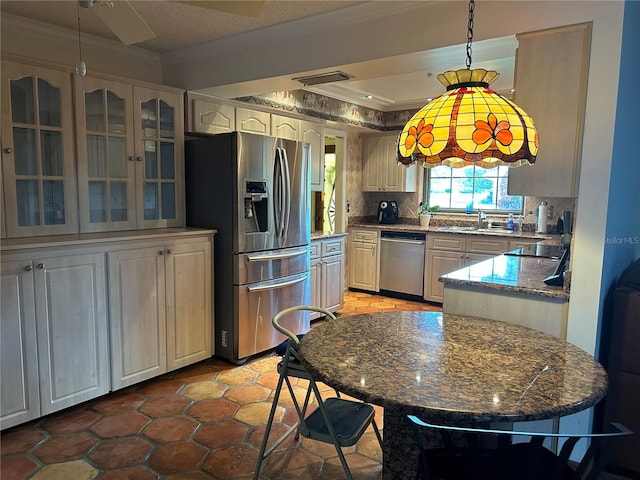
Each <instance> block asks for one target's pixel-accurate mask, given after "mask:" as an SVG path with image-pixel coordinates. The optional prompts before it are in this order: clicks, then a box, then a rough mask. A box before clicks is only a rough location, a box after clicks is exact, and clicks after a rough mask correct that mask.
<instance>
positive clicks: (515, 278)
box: [440, 255, 569, 340]
mask: <svg viewBox="0 0 640 480" xmlns="http://www.w3.org/2000/svg"><path fill="white" fill-rule="evenodd" d="M559 262H560V260H558V259H555V258H542V257H520V256H510V255H498V256H496V257H493V258H490V259H488V260H484V261H482V262H480V263H476V264H474V265H471V266H468V267H465V268H462V269H460V270H456V271H454V272H451V273H448V274H446V275H443V276H441V277H440V281H442V282H443V283H444V302H443V305H442V310H443V311H444V312H445V313H452V314H459V315H476V316H482V317H483V318H490V319H493V320H501V321H504V322H508V323H514V324H516V325H522V326H525V327H531V328H535V329H536V330H540V331H543V332H546V333H549V334H551V335H554V336H556V337H558V338H561V339H563V340H564V339H566V329H567V314H568V309H569V293H568V292H565V291H564V289H563V288H562V287H554V286H549V285H546V284H545V283H544V279H545V278H547V277H548V276H550V275H552V274H553V273H554V271H555V270H556V268H557V266H558V263H559Z"/></svg>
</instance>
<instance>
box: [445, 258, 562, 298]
mask: <svg viewBox="0 0 640 480" xmlns="http://www.w3.org/2000/svg"><path fill="white" fill-rule="evenodd" d="M559 262H560V260H559V259H556V258H542V257H516V256H510V255H498V256H496V257H493V258H490V259H488V260H483V261H482V262H479V263H476V264H473V265H470V266H468V267H465V268H462V269H460V270H456V271H454V272H451V273H447V274H446V275H443V276H442V277H440V281H442V282H444V286H445V288H446V287H448V286H455V285H458V286H466V287H478V288H486V289H491V290H502V291H507V292H516V293H524V294H529V295H538V296H543V297H553V298H559V299H567V300H568V299H569V293H568V292H565V291H564V290H563V288H562V287H554V286H549V285H546V284H545V283H544V279H545V278H547V277H548V276H550V275H552V274H553V273H554V271H555V269H556V267H557V266H558V263H559Z"/></svg>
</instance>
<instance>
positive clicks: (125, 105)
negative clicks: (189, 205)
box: [76, 77, 184, 232]
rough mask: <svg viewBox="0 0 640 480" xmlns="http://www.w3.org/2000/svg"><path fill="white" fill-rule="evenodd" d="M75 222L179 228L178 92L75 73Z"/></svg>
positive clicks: (86, 228)
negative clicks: (77, 209) (77, 216)
mask: <svg viewBox="0 0 640 480" xmlns="http://www.w3.org/2000/svg"><path fill="white" fill-rule="evenodd" d="M76 104H77V107H76V118H77V123H78V146H79V148H78V151H79V152H80V153H79V162H78V176H79V179H80V180H79V182H80V185H79V192H80V199H81V201H80V228H81V231H83V232H94V231H109V230H133V229H141V228H163V227H181V226H184V213H182V212H183V210H184V207H183V203H184V200H183V197H184V193H183V192H184V186H183V183H184V176H183V174H182V171H183V145H182V144H183V140H184V134H183V132H182V128H183V125H182V96H181V94H180V93H177V92H176V93H169V92H164V91H159V90H155V89H148V88H142V87H135V86H133V87H132V86H131V85H128V84H125V83H120V82H113V81H108V80H101V79H95V78H90V77H81V78H76Z"/></svg>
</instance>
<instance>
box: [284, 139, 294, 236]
mask: <svg viewBox="0 0 640 480" xmlns="http://www.w3.org/2000/svg"><path fill="white" fill-rule="evenodd" d="M297 148H298V144H297V143H296V149H297ZM281 151H282V165H283V167H284V168H283V172H284V178H283V180H284V186H285V189H284V200H285V201H284V211H283V214H284V215H283V216H284V222H283V225H282V235H283V237H285V238H286V237H287V234H288V233H289V219H290V217H291V174H290V172H289V159H288V157H287V150H286V149H284V148H282V149H281Z"/></svg>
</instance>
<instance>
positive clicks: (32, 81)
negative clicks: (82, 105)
mask: <svg viewBox="0 0 640 480" xmlns="http://www.w3.org/2000/svg"><path fill="white" fill-rule="evenodd" d="M2 99H3V106H2V177H3V193H4V202H5V204H4V215H5V222H6V235H7V236H8V237H23V236H37V235H54V234H64V233H77V232H78V215H77V210H78V205H77V200H76V199H77V191H76V171H75V157H74V155H75V151H74V145H73V138H74V126H73V115H72V111H71V106H72V97H71V79H70V76H69V74H68V73H66V72H62V71H57V70H53V69H47V68H40V67H34V66H29V65H22V64H16V63H13V62H4V61H3V62H2Z"/></svg>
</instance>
